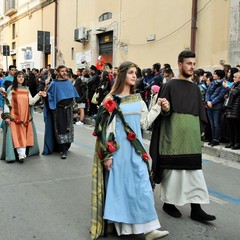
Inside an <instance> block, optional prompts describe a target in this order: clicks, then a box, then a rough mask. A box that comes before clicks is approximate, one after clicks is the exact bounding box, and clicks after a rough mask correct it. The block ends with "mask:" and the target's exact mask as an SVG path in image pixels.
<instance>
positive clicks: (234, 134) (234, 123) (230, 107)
mask: <svg viewBox="0 0 240 240" xmlns="http://www.w3.org/2000/svg"><path fill="white" fill-rule="evenodd" d="M233 79H234V83H233V86H232V88H231V89H230V91H229V93H228V98H227V100H226V103H225V110H224V115H225V119H226V122H227V132H228V134H229V143H228V144H227V145H226V146H225V147H226V148H232V149H233V150H235V149H240V72H237V73H234V74H233Z"/></svg>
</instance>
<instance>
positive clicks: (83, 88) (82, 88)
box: [74, 77, 87, 126]
mask: <svg viewBox="0 0 240 240" xmlns="http://www.w3.org/2000/svg"><path fill="white" fill-rule="evenodd" d="M74 86H75V88H76V90H77V93H78V95H79V97H80V98H79V99H78V100H77V104H78V109H79V115H80V119H79V121H76V125H78V126H82V125H83V124H84V118H85V108H86V102H87V85H86V84H84V83H83V81H82V79H81V77H77V79H76V81H75V85H74Z"/></svg>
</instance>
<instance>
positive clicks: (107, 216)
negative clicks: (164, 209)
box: [90, 94, 168, 239]
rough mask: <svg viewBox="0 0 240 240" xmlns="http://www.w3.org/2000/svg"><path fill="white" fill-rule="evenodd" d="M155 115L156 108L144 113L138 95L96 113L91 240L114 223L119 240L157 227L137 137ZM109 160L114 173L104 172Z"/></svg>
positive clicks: (117, 99) (117, 100) (110, 102)
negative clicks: (106, 162) (105, 162)
mask: <svg viewBox="0 0 240 240" xmlns="http://www.w3.org/2000/svg"><path fill="white" fill-rule="evenodd" d="M160 111H161V107H160V106H159V105H158V104H156V105H155V106H154V107H153V108H152V110H151V111H150V112H148V109H147V106H146V104H145V103H144V102H143V100H142V98H141V96H140V94H131V95H128V96H120V95H119V96H113V100H112V99H108V100H105V101H104V104H103V105H102V106H101V107H100V109H99V112H98V116H97V119H96V126H95V131H94V133H93V135H94V136H96V137H97V140H96V149H95V154H94V165H93V169H92V225H91V230H90V232H91V237H92V239H97V238H98V237H100V236H101V235H104V233H106V230H107V226H108V224H107V223H114V225H115V228H116V231H117V234H118V235H128V234H141V233H144V234H145V233H148V232H151V231H154V230H155V229H158V228H159V227H160V223H159V221H158V216H157V213H156V211H155V207H154V198H153V191H152V187H153V186H151V175H150V171H149V162H148V160H149V157H148V154H147V153H146V151H145V149H144V147H143V142H142V134H141V127H142V128H143V129H147V128H148V127H149V125H151V123H152V121H154V119H155V118H156V117H157V116H158V115H159V113H160ZM109 158H112V161H113V167H112V169H111V170H106V169H105V168H104V167H103V162H104V161H105V160H107V159H109ZM163 232H164V231H163ZM166 234H168V232H167V233H164V235H166ZM149 239H150V238H149Z"/></svg>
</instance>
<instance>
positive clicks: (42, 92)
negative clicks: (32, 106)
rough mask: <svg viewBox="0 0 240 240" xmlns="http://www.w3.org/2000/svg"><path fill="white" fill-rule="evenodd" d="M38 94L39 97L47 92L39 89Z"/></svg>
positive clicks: (44, 95)
mask: <svg viewBox="0 0 240 240" xmlns="http://www.w3.org/2000/svg"><path fill="white" fill-rule="evenodd" d="M38 95H39V96H41V97H46V96H47V93H46V92H45V91H39V93H38Z"/></svg>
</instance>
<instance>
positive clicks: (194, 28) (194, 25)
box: [190, 0, 198, 52]
mask: <svg viewBox="0 0 240 240" xmlns="http://www.w3.org/2000/svg"><path fill="white" fill-rule="evenodd" d="M197 4H198V1H197V0H192V24H191V45H190V50H191V51H192V52H195V50H196V32H197Z"/></svg>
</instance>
